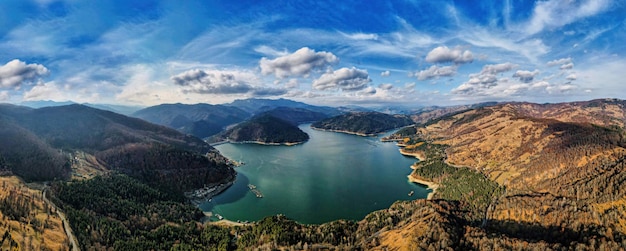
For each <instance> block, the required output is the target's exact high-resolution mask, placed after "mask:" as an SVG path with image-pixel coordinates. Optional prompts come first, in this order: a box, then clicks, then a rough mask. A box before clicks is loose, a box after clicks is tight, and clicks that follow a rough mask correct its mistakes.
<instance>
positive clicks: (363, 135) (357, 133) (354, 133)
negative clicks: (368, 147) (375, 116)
mask: <svg viewBox="0 0 626 251" xmlns="http://www.w3.org/2000/svg"><path fill="white" fill-rule="evenodd" d="M311 129H313V130H317V131H322V132H338V133H345V134H351V135H357V136H361V137H376V136H378V135H379V134H381V133H384V132H380V133H372V134H367V133H360V132H351V131H345V130H334V129H324V128H317V127H312V126H311Z"/></svg>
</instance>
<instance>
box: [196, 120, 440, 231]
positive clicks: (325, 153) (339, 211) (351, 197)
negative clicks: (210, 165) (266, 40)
mask: <svg viewBox="0 0 626 251" xmlns="http://www.w3.org/2000/svg"><path fill="white" fill-rule="evenodd" d="M300 129H302V130H303V131H304V132H306V133H308V134H309V136H310V139H309V141H307V142H306V143H304V144H300V145H295V146H265V145H257V144H222V145H218V146H216V147H215V148H217V149H218V150H219V151H220V152H221V153H222V154H223V155H224V156H226V157H228V158H229V159H231V160H235V161H238V162H243V163H245V164H244V165H242V166H240V167H236V168H235V170H237V173H238V175H237V180H236V181H235V183H234V184H233V185H232V186H231V187H230V188H228V189H227V190H226V191H224V192H223V193H221V194H219V195H217V196H215V197H214V198H213V199H212V200H211V201H210V202H205V203H203V204H200V208H201V209H202V210H203V211H205V212H213V213H214V214H219V215H221V216H223V217H224V218H226V219H229V220H232V221H237V220H241V221H257V220H260V219H262V218H264V217H266V216H270V215H276V214H283V215H286V216H287V217H289V218H291V219H294V220H296V221H298V222H300V223H305V224H318V223H324V222H329V221H333V220H338V219H349V220H361V219H363V218H364V217H365V215H367V214H368V213H370V212H372V211H376V210H379V209H384V208H388V207H389V206H390V205H391V204H392V203H393V202H395V201H397V200H414V199H418V198H426V196H427V194H428V192H429V190H427V189H426V188H425V187H424V186H421V185H417V184H413V183H410V182H409V181H408V180H407V175H409V174H410V173H411V171H412V170H411V168H410V166H411V165H412V164H413V163H415V162H416V161H417V159H415V158H413V157H406V156H403V155H401V154H400V152H399V148H398V147H397V146H396V145H395V143H393V142H381V141H380V137H361V136H356V135H349V134H343V133H335V132H324V131H317V130H313V129H311V128H310V124H305V125H301V126H300ZM381 137H382V136H381ZM249 185H253V186H256V188H255V190H256V192H260V193H261V194H262V196H263V197H262V198H257V195H258V194H255V193H253V192H252V191H251V187H250V186H249ZM411 191H414V193H412V196H409V195H408V194H409V193H410V192H411Z"/></svg>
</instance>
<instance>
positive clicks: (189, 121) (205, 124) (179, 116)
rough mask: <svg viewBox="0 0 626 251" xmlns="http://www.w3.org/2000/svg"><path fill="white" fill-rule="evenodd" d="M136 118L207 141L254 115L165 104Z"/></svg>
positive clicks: (234, 109)
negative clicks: (210, 137)
mask: <svg viewBox="0 0 626 251" xmlns="http://www.w3.org/2000/svg"><path fill="white" fill-rule="evenodd" d="M133 116H135V117H137V118H140V119H144V120H146V121H149V122H152V123H155V124H159V125H164V126H168V127H171V128H174V129H176V130H178V131H180V132H183V133H187V134H191V135H194V136H196V137H198V138H206V137H209V136H211V135H214V134H217V133H219V132H221V131H222V130H224V128H225V127H227V126H229V125H232V124H236V123H239V122H242V121H244V120H246V119H248V118H249V117H250V116H252V114H251V113H250V112H247V111H244V110H241V109H239V108H237V107H232V106H225V105H209V104H195V105H186V104H163V105H157V106H152V107H148V108H145V109H142V110H139V111H137V112H135V113H133Z"/></svg>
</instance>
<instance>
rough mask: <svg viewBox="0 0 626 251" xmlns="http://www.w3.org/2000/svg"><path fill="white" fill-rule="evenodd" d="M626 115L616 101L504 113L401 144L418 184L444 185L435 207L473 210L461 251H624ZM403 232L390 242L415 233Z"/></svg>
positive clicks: (454, 123)
mask: <svg viewBox="0 0 626 251" xmlns="http://www.w3.org/2000/svg"><path fill="white" fill-rule="evenodd" d="M624 108H625V106H624V101H617V100H594V101H589V102H576V103H564V104H547V105H538V104H528V103H510V104H501V105H496V106H492V107H485V108H479V109H472V110H469V111H466V112H461V113H457V114H451V115H449V116H444V117H442V118H440V119H437V120H434V121H431V122H428V123H426V124H425V125H423V126H419V127H417V128H415V129H409V128H407V129H405V130H403V131H402V133H400V134H397V135H396V136H395V138H396V140H400V141H402V143H403V144H404V145H406V147H405V148H404V149H403V151H404V152H405V153H412V154H415V155H417V156H421V158H423V161H421V162H419V163H417V164H416V165H415V166H414V168H415V171H414V172H413V173H412V174H411V176H412V178H413V179H415V180H425V181H434V182H436V183H439V188H438V189H437V192H436V193H435V196H434V197H435V198H440V199H445V200H453V201H461V202H463V203H466V204H465V205H466V206H462V207H460V209H462V210H465V211H467V212H466V213H463V217H464V218H465V219H467V220H470V221H468V222H469V225H467V226H466V227H465V228H464V229H457V230H456V231H457V233H460V234H462V235H463V237H462V238H461V239H460V241H459V243H460V244H461V245H462V246H463V245H470V246H471V247H473V248H480V249H485V248H496V249H499V248H504V249H510V248H517V247H523V248H524V249H532V248H539V249H578V248H582V249H586V250H599V249H604V250H616V249H618V248H619V247H622V248H623V247H624V246H626V235H625V234H624V233H626V231H625V230H626V222H625V221H623V220H622V219H624V216H626V206H625V205H626V203H624V201H625V198H626V197H625V195H626V189H624V182H626V176H625V175H626V174H624V173H625V172H624V171H625V170H624V169H625V168H626V166H625V163H624V160H626V157H625V156H626V154H625V153H626V149H625V148H624V146H626V141H625V140H624V139H625V136H626V135H625V133H624V130H623V127H622V125H623V123H624V117H623V114H624V112H625V111H626V110H625V109H624ZM481 180H484V181H481ZM468 188H470V189H468ZM461 205H463V204H461ZM471 215H474V216H473V217H470V216H471ZM457 217H458V216H457ZM472 221H473V222H474V223H471V222H472ZM397 228H398V231H389V232H388V233H385V234H383V236H393V238H399V239H405V238H404V237H403V236H402V235H398V234H399V233H401V232H407V231H408V232H413V231H414V230H411V229H413V228H412V227H411V224H407V225H405V226H401V225H399V226H397ZM413 233H415V232H413ZM448 234H450V233H449V232H448ZM390 238H391V237H390ZM405 240H406V239H405ZM384 246H386V247H393V246H395V244H394V243H393V242H389V243H387V244H386V245H384ZM462 246H461V247H462ZM435 247H436V246H435Z"/></svg>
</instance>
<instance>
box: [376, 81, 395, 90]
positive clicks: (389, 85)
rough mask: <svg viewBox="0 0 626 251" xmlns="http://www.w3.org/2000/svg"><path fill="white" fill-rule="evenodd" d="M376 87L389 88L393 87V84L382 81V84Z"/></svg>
mask: <svg viewBox="0 0 626 251" xmlns="http://www.w3.org/2000/svg"><path fill="white" fill-rule="evenodd" d="M378 88H380V89H383V90H391V88H393V85H392V84H389V83H384V84H380V85H378Z"/></svg>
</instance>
